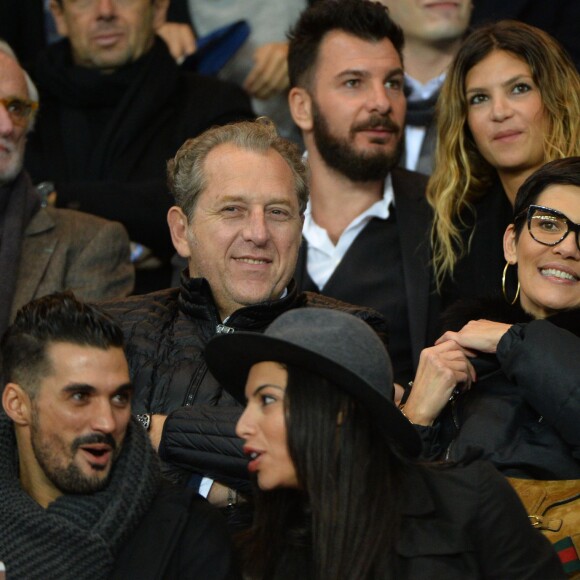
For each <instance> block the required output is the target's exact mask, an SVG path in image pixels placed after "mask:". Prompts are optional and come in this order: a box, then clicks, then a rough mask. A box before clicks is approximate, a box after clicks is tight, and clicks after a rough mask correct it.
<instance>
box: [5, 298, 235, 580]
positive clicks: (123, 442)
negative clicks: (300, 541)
mask: <svg viewBox="0 0 580 580" xmlns="http://www.w3.org/2000/svg"><path fill="white" fill-rule="evenodd" d="M0 348H1V353H2V361H3V368H2V371H3V378H4V381H3V387H4V391H3V394H2V407H3V410H4V411H0V494H1V495H2V501H1V502H0V561H2V562H4V565H5V567H6V572H7V574H8V577H9V578H27V579H35V578H39V579H40V578H59V579H61V580H68V579H70V580H73V579H74V580H81V579H87V580H88V579H91V580H97V579H103V580H104V579H107V578H123V579H133V578H135V579H136V578H139V579H150V580H154V579H158V578H180V579H192V580H193V579H194V578H204V579H214V580H223V579H227V578H237V575H236V573H235V571H234V569H233V566H232V559H231V547H230V542H229V538H228V535H227V532H226V529H225V524H224V522H223V520H221V516H220V515H219V513H218V512H217V511H216V510H214V508H212V507H211V506H210V505H209V504H208V503H207V502H206V501H205V500H203V499H202V498H200V497H199V496H197V495H195V494H193V493H192V492H191V491H190V490H185V489H180V488H174V487H171V486H169V485H168V484H166V483H163V482H162V480H161V473H160V468H159V462H158V459H157V455H156V454H155V452H154V451H153V449H152V447H151V445H150V443H149V441H148V437H147V434H146V433H145V431H144V430H143V429H142V427H141V426H140V425H139V424H138V423H137V422H136V421H135V420H134V419H133V420H132V419H131V395H132V391H133V387H132V385H131V382H130V379H129V369H128V366H127V360H126V358H125V354H124V352H123V334H122V332H121V329H120V328H119V327H118V326H117V325H115V324H114V323H113V321H112V320H111V319H110V318H109V317H108V316H106V315H105V314H103V313H102V312H101V311H100V310H98V309H96V308H94V307H91V306H89V305H86V304H83V303H81V302H79V301H78V300H76V298H75V297H74V296H73V295H72V294H71V293H63V294H53V295H50V296H46V297H44V298H40V299H38V300H36V301H33V302H31V303H29V304H28V305H27V306H25V307H24V308H23V309H22V310H20V311H19V313H18V315H17V317H16V320H15V322H14V324H13V325H12V326H11V327H10V328H9V329H8V330H7V332H6V334H5V335H4V337H3V339H2V343H1V347H0Z"/></svg>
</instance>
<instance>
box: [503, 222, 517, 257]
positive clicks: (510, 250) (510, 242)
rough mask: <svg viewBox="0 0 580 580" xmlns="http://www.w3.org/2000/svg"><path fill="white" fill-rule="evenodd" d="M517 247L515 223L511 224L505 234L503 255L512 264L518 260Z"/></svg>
mask: <svg viewBox="0 0 580 580" xmlns="http://www.w3.org/2000/svg"><path fill="white" fill-rule="evenodd" d="M516 249H517V244H516V229H515V226H514V224H510V225H509V226H508V227H507V229H506V231H505V233H504V235H503V255H504V257H505V259H506V261H507V262H509V263H510V264H511V265H512V266H513V265H514V264H517V262H518V254H517V251H516Z"/></svg>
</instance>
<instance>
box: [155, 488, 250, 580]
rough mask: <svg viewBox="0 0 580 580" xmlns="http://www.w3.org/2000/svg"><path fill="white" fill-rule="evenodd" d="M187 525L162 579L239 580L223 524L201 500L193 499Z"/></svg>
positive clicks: (214, 512) (218, 515) (228, 536)
mask: <svg viewBox="0 0 580 580" xmlns="http://www.w3.org/2000/svg"><path fill="white" fill-rule="evenodd" d="M190 514H191V516H192V517H190V519H189V522H188V525H187V526H186V528H185V530H184V532H183V534H182V536H181V542H180V543H179V546H178V549H177V550H176V552H174V561H173V562H172V569H170V570H168V573H167V574H166V576H165V577H166V578H179V579H180V580H198V579H200V578H203V579H204V580H238V579H239V580H241V575H240V574H239V572H238V570H237V566H236V561H235V558H234V553H233V547H232V542H231V538H230V535H229V533H228V531H227V528H226V525H225V521H224V520H223V518H222V516H221V514H220V513H218V511H217V510H216V509H215V508H214V507H213V506H211V505H210V504H209V503H208V502H207V501H206V500H205V499H203V498H202V497H200V496H197V497H195V498H194V500H193V504H192V509H191V510H190Z"/></svg>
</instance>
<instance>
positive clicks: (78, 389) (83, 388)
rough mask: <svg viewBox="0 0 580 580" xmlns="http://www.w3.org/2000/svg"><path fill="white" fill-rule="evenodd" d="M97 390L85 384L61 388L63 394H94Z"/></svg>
mask: <svg viewBox="0 0 580 580" xmlns="http://www.w3.org/2000/svg"><path fill="white" fill-rule="evenodd" d="M96 390H97V389H95V387H93V386H92V385H89V384H87V383H70V384H68V385H66V386H65V387H63V389H62V392H63V393H94V392H96Z"/></svg>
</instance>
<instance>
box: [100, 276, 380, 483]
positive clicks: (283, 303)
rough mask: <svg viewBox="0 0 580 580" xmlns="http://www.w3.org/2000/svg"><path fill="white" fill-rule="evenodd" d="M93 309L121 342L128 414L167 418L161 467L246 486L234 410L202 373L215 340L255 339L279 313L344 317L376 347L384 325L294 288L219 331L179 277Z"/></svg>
mask: <svg viewBox="0 0 580 580" xmlns="http://www.w3.org/2000/svg"><path fill="white" fill-rule="evenodd" d="M101 306H102V307H103V308H104V310H106V311H107V312H108V313H109V314H110V315H111V316H113V318H115V320H116V321H117V322H118V323H119V324H120V325H121V328H122V329H123V333H124V335H125V343H126V347H125V348H126V353H127V358H128V360H129V370H130V374H131V380H132V381H133V384H134V386H135V396H134V400H133V412H134V413H146V412H147V413H158V414H169V413H171V412H172V411H175V413H173V414H171V415H170V416H169V417H168V419H167V421H166V424H165V428H164V432H163V437H162V440H161V446H160V453H161V455H162V457H164V451H165V448H166V447H167V444H168V443H169V445H170V447H171V449H172V453H171V455H170V456H166V457H165V459H167V460H169V462H170V463H172V464H174V465H177V466H179V467H182V468H186V469H187V470H188V471H195V472H199V473H201V474H203V475H210V476H212V477H215V478H217V477H222V478H223V476H224V475H232V476H234V477H243V478H247V473H246V469H245V466H246V463H247V460H246V459H244V457H243V455H242V453H241V443H240V440H239V439H237V437H236V436H235V433H234V429H235V423H236V421H237V417H238V416H239V414H240V412H241V406H240V405H239V403H238V402H237V401H235V400H234V399H233V397H231V396H230V395H229V394H228V393H227V392H226V391H225V390H224V389H223V388H222V387H221V386H220V385H219V383H218V382H217V381H216V379H214V377H213V376H212V375H211V374H210V373H209V371H208V369H207V365H206V363H205V360H204V357H203V351H204V348H205V345H206V344H207V343H208V341H209V340H210V339H211V338H212V337H213V336H215V335H216V333H219V332H234V331H236V330H244V331H255V332H263V331H264V330H265V329H266V328H267V326H268V325H269V324H270V323H271V322H272V321H273V320H274V319H275V318H277V317H278V316H279V315H280V314H282V313H283V312H285V311H287V310H291V309H293V308H303V307H312V306H316V307H320V308H333V309H340V310H343V311H345V312H351V313H352V314H354V315H355V316H357V317H359V318H361V319H362V320H364V321H365V322H368V324H369V325H371V326H372V327H373V329H374V330H375V331H376V332H377V334H379V336H380V337H381V339H382V340H383V341H384V342H386V335H387V331H386V325H385V322H384V319H383V318H382V316H381V315H380V314H379V313H377V312H376V311H375V310H372V309H370V308H363V307H355V306H351V305H350V304H346V303H344V302H340V301H338V300H335V299H333V298H328V297H326V296H321V295H320V294H313V293H310V292H302V293H298V292H297V290H296V285H295V284H294V282H291V283H290V285H289V287H288V293H287V294H286V296H285V297H284V298H282V299H280V300H276V301H274V302H270V303H263V304H257V305H253V306H248V307H245V308H241V309H240V310H237V311H236V312H235V313H234V314H232V315H231V316H230V317H229V319H228V320H227V323H226V324H223V323H222V322H221V320H220V318H219V314H218V310H217V307H216V305H215V303H214V300H213V296H212V293H211V290H210V287H209V284H208V283H207V281H206V280H205V279H201V278H194V279H191V278H187V277H185V276H182V279H181V287H180V288H171V289H168V290H162V291H159V292H153V293H151V294H146V295H142V296H132V297H129V298H126V299H123V300H115V301H111V302H107V303H104V304H102V305H101ZM330 338H331V337H330ZM167 437H169V438H170V441H166V438H167ZM206 459H207V460H208V462H207V463H206ZM216 462H217V463H216Z"/></svg>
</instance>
